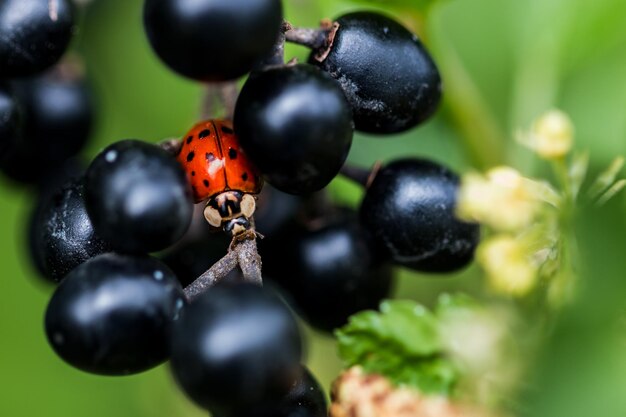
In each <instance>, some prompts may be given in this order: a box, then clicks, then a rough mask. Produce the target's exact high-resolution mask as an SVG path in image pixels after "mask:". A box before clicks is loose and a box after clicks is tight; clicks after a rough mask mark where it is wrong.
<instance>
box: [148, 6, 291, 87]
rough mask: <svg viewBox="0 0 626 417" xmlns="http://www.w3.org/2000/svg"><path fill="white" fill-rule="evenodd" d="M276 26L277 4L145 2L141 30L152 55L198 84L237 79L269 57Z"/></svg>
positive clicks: (279, 15)
mask: <svg viewBox="0 0 626 417" xmlns="http://www.w3.org/2000/svg"><path fill="white" fill-rule="evenodd" d="M281 23H282V6H281V2H280V0H226V1H225V0H194V1H190V0H182V1H181V0H146V1H145V3H144V25H145V29H146V33H147V35H148V39H149V40H150V44H151V45H152V48H153V49H154V51H155V52H156V53H157V55H158V56H159V57H160V58H161V59H162V60H163V61H164V62H165V63H166V64H167V65H168V66H169V67H170V68H171V69H173V70H174V71H176V72H178V73H179V74H182V75H184V76H186V77H189V78H193V79H196V80H202V81H224V80H230V79H234V78H238V77H241V76H242V75H244V74H245V73H247V72H249V71H250V70H251V69H252V67H253V66H254V65H255V63H256V62H257V61H259V60H260V59H262V58H264V57H265V56H266V55H267V54H269V53H270V51H271V49H272V47H273V45H274V43H275V42H276V41H277V38H278V33H279V30H280V26H281Z"/></svg>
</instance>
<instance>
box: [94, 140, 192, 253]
mask: <svg viewBox="0 0 626 417" xmlns="http://www.w3.org/2000/svg"><path fill="white" fill-rule="evenodd" d="M85 191H86V202H87V210H88V213H89V217H91V220H92V222H93V224H94V227H95V229H96V232H97V233H98V234H99V235H100V236H102V238H103V239H105V240H107V241H108V242H110V243H111V246H112V247H113V248H114V249H115V250H118V251H122V252H131V253H142V252H152V251H157V250H161V249H165V248H167V247H168V246H170V245H171V244H173V243H175V242H176V241H177V240H178V239H180V238H181V237H182V235H183V234H184V233H185V231H186V230H187V227H188V226H189V223H190V222H191V215H192V212H193V203H192V201H191V192H190V190H189V185H188V184H187V182H186V179H185V174H184V173H183V170H182V168H181V167H180V165H179V164H178V162H176V159H175V158H174V157H173V156H172V155H170V154H168V153H167V152H165V151H164V150H162V149H160V148H159V147H157V146H155V145H151V144H148V143H145V142H141V141H138V140H124V141H120V142H117V143H114V144H113V145H110V146H109V147H108V148H106V149H104V150H103V151H102V152H101V153H100V154H99V155H98V156H97V157H96V158H95V159H94V160H93V162H92V163H91V165H90V166H89V169H88V170H87V175H86V180H85Z"/></svg>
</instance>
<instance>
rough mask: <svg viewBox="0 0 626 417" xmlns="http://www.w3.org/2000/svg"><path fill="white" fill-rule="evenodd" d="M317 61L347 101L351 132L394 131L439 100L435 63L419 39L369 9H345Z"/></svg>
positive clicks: (430, 110)
mask: <svg viewBox="0 0 626 417" xmlns="http://www.w3.org/2000/svg"><path fill="white" fill-rule="evenodd" d="M337 22H338V23H339V29H338V31H337V33H336V35H335V37H334V40H333V43H332V46H331V48H330V51H329V52H328V54H327V56H326V57H325V59H323V60H322V61H321V62H320V61H318V60H317V59H316V58H315V56H316V54H319V53H320V51H313V53H312V55H311V57H310V58H309V62H310V63H312V64H315V65H318V66H319V67H320V68H322V69H323V70H324V71H326V72H328V73H329V74H330V75H332V77H333V78H335V79H336V80H337V81H338V82H339V84H341V87H342V88H343V90H344V92H345V93H346V97H347V98H348V101H349V102H350V104H351V105H352V111H353V112H354V122H355V126H356V129H357V130H361V131H364V132H370V133H394V132H401V131H404V130H408V129H410V128H412V127H414V126H415V125H417V124H419V123H420V122H422V121H424V120H426V119H427V118H428V117H429V116H430V115H432V114H433V112H434V111H435V110H436V108H437V105H438V104H439V100H440V98H441V78H440V76H439V71H438V70H437V67H436V65H435V63H434V61H433V60H432V58H431V57H430V55H429V54H428V52H427V51H426V49H425V48H424V45H422V43H421V42H420V41H419V39H418V38H417V37H416V36H415V35H413V34H412V33H411V32H409V31H408V30H407V29H405V28H404V27H403V26H402V25H400V24H399V23H397V22H396V21H395V20H393V19H390V18H388V17H386V16H383V15H381V14H378V13H374V12H356V13H349V14H346V15H343V16H341V17H340V18H338V19H337Z"/></svg>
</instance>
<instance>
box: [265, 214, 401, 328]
mask: <svg viewBox="0 0 626 417" xmlns="http://www.w3.org/2000/svg"><path fill="white" fill-rule="evenodd" d="M273 244H274V246H277V242H274V243H273ZM263 248H265V247H263ZM277 249H278V250H271V251H266V252H263V256H264V257H263V261H264V264H263V266H264V268H265V271H266V273H267V275H268V276H269V277H270V278H272V279H274V280H276V281H277V282H278V283H279V284H280V285H281V286H282V287H283V288H284V289H285V290H286V291H287V293H288V294H289V296H291V299H292V300H293V302H294V304H295V305H294V307H295V309H296V310H297V311H298V312H299V313H301V314H302V316H303V317H304V318H305V319H306V320H307V322H308V323H309V324H311V325H312V326H314V327H316V328H318V329H320V330H324V331H332V330H333V329H335V328H337V327H340V326H342V325H344V324H346V323H347V321H348V317H350V316H351V315H352V314H354V313H356V312H358V311H361V310H365V309H376V308H377V307H378V305H379V304H380V302H381V301H382V299H384V298H385V297H388V296H389V293H390V291H391V287H392V277H393V275H392V271H391V267H390V266H389V265H388V264H386V263H385V262H383V261H382V260H381V259H379V258H378V255H377V254H376V249H375V245H374V244H373V242H372V241H371V237H370V236H368V234H367V232H366V231H364V230H363V229H362V228H361V227H360V226H359V224H358V222H357V219H356V215H355V214H354V213H352V212H350V213H344V214H342V215H340V216H338V217H337V218H335V219H332V220H329V221H327V223H326V224H325V225H323V226H321V227H318V228H316V229H314V230H303V229H300V230H299V231H298V230H292V231H291V232H290V233H289V234H287V236H286V237H284V238H282V239H281V241H280V242H279V243H278V246H277Z"/></svg>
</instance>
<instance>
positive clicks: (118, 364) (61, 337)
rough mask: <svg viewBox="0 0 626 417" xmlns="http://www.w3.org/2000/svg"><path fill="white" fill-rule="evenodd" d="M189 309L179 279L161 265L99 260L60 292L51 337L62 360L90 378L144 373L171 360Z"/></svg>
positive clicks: (51, 313)
mask: <svg viewBox="0 0 626 417" xmlns="http://www.w3.org/2000/svg"><path fill="white" fill-rule="evenodd" d="M184 304H185V302H184V295H183V292H182V289H181V287H180V284H179V283H178V281H177V280H176V277H175V276H174V274H172V272H171V271H170V270H169V269H167V267H166V266H165V265H163V264H162V263H161V262H159V261H157V260H156V259H152V258H149V257H140V258H135V257H130V256H127V255H116V254H104V255H99V256H97V257H95V258H92V259H90V260H89V261H87V262H85V263H83V264H82V265H79V266H78V267H77V268H76V269H74V270H73V271H72V272H70V273H69V274H68V275H67V277H66V278H65V279H64V280H63V282H61V284H60V285H59V286H58V287H57V289H56V291H55V293H54V295H53V296H52V299H51V300H50V304H49V305H48V310H47V311H46V320H45V325H46V334H47V336H48V341H49V342H50V344H51V345H52V347H53V348H54V350H55V351H56V353H57V354H58V355H59V356H60V357H61V358H62V359H63V360H65V361H66V362H68V363H69V364H70V365H72V366H75V367H77V368H79V369H82V370H84V371H86V372H92V373H96V374H104V375H125V374H130V373H136V372H141V371H144V370H146V369H149V368H152V367H153V366H156V365H158V364H160V363H161V362H163V361H165V360H166V359H167V357H168V355H169V343H168V340H169V337H170V332H171V328H172V323H173V322H174V320H176V319H177V317H178V314H179V312H180V310H181V309H182V307H183V306H184Z"/></svg>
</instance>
